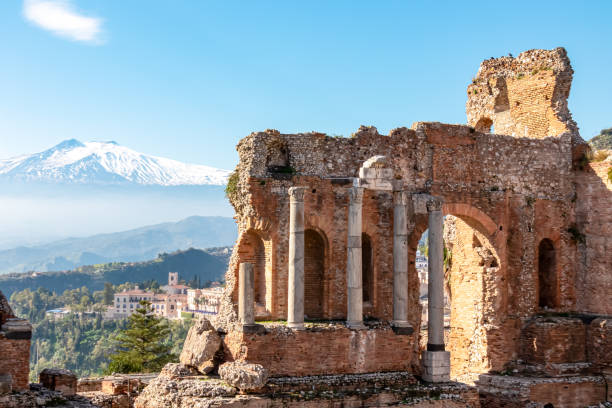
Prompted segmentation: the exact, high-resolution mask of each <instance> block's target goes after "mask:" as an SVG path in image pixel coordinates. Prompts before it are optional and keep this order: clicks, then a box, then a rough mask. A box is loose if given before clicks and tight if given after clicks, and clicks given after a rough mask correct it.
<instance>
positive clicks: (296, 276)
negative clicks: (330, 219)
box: [287, 187, 306, 330]
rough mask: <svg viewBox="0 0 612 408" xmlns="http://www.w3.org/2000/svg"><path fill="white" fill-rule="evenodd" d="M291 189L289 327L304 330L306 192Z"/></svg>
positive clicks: (301, 189)
mask: <svg viewBox="0 0 612 408" xmlns="http://www.w3.org/2000/svg"><path fill="white" fill-rule="evenodd" d="M305 190H306V188H305V187H291V188H289V282H288V286H289V294H288V299H287V326H288V327H291V328H293V329H297V330H301V329H304V191H305Z"/></svg>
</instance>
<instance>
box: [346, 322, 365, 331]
mask: <svg viewBox="0 0 612 408" xmlns="http://www.w3.org/2000/svg"><path fill="white" fill-rule="evenodd" d="M346 327H348V328H349V329H351V330H365V329H367V327H366V326H365V325H364V324H363V322H346Z"/></svg>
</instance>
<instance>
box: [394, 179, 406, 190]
mask: <svg viewBox="0 0 612 408" xmlns="http://www.w3.org/2000/svg"><path fill="white" fill-rule="evenodd" d="M404 184H405V183H404V180H402V179H393V180H391V185H392V186H393V192H396V191H402V190H405V186H404Z"/></svg>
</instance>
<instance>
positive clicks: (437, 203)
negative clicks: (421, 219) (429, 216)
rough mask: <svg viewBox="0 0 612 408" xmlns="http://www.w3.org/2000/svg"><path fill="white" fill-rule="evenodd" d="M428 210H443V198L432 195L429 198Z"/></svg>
mask: <svg viewBox="0 0 612 408" xmlns="http://www.w3.org/2000/svg"><path fill="white" fill-rule="evenodd" d="M427 211H428V212H432V211H442V200H441V199H439V198H436V197H431V198H430V199H429V200H427Z"/></svg>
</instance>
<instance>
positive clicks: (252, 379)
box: [219, 361, 268, 391]
mask: <svg viewBox="0 0 612 408" xmlns="http://www.w3.org/2000/svg"><path fill="white" fill-rule="evenodd" d="M219 376H220V377H221V379H222V380H224V381H226V382H227V383H229V384H230V385H232V386H234V387H236V388H238V389H239V390H241V391H257V390H260V389H262V388H263V386H264V385H266V381H267V380H268V370H266V369H265V368H264V367H263V366H261V365H260V364H249V363H243V362H239V361H232V362H229V363H224V364H222V365H221V366H220V367H219Z"/></svg>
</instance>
